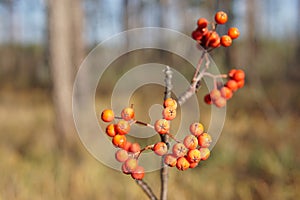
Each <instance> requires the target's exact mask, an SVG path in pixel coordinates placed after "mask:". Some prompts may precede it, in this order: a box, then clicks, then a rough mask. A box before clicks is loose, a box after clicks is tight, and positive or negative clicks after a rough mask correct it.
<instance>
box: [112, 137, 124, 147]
mask: <svg viewBox="0 0 300 200" xmlns="http://www.w3.org/2000/svg"><path fill="white" fill-rule="evenodd" d="M112 143H113V144H114V145H115V146H116V147H120V148H123V147H124V146H125V144H126V136H125V135H115V136H114V137H113V139H112Z"/></svg>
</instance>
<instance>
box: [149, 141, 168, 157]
mask: <svg viewBox="0 0 300 200" xmlns="http://www.w3.org/2000/svg"><path fill="white" fill-rule="evenodd" d="M153 151H154V153H155V154H156V155H159V156H162V155H165V154H166V153H168V146H167V144H166V143H164V142H158V143H156V144H155V145H154V147H153Z"/></svg>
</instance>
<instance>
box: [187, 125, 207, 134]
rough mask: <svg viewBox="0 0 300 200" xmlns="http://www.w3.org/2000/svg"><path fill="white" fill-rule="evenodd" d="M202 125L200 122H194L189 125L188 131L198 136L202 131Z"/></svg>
mask: <svg viewBox="0 0 300 200" xmlns="http://www.w3.org/2000/svg"><path fill="white" fill-rule="evenodd" d="M203 131H204V127H203V125H202V124H201V123H198V122H195V123H192V124H191V125H190V132H191V133H192V134H193V135H194V136H199V135H201V134H202V133H203Z"/></svg>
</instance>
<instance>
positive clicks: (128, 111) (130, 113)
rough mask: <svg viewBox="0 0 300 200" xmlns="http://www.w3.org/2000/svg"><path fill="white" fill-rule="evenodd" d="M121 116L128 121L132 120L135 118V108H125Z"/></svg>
mask: <svg viewBox="0 0 300 200" xmlns="http://www.w3.org/2000/svg"><path fill="white" fill-rule="evenodd" d="M121 117H122V118H123V119H124V120H126V121H129V120H132V119H133V118H134V110H133V108H130V107H128V108H124V109H123V110H122V111H121Z"/></svg>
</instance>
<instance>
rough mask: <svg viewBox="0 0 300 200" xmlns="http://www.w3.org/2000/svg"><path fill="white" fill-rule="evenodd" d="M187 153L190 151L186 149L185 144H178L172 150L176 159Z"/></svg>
mask: <svg viewBox="0 0 300 200" xmlns="http://www.w3.org/2000/svg"><path fill="white" fill-rule="evenodd" d="M187 151H188V149H187V148H186V147H185V145H184V144H183V143H176V144H174V146H173V148H172V152H173V155H175V156H176V157H182V156H185V155H186V153H187Z"/></svg>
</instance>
